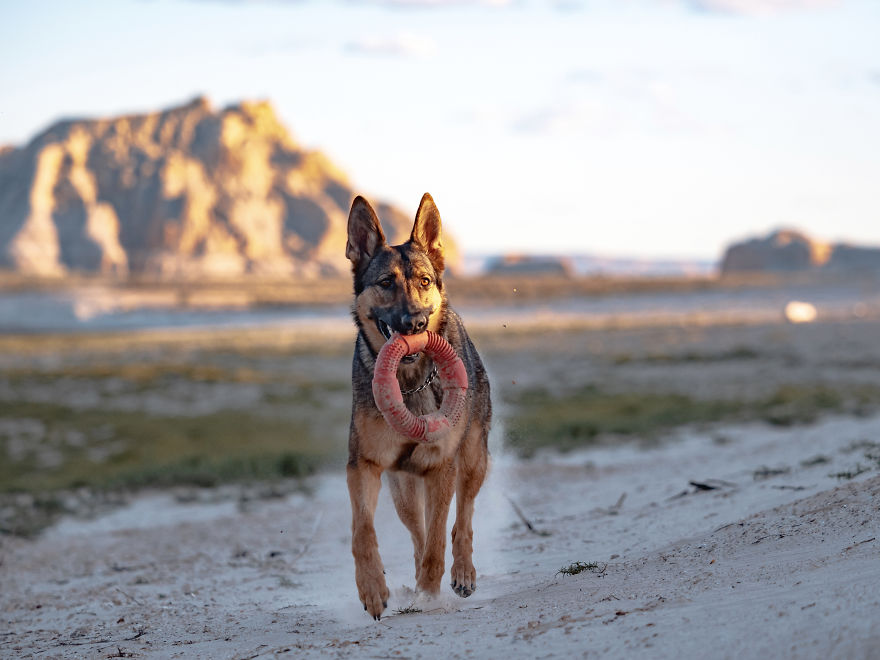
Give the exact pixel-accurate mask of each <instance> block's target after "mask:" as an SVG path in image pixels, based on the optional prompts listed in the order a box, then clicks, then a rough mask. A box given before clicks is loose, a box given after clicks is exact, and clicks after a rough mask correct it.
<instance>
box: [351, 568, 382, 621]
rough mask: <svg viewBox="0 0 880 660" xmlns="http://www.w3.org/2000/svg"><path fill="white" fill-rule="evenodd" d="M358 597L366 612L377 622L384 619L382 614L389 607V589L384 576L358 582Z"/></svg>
mask: <svg viewBox="0 0 880 660" xmlns="http://www.w3.org/2000/svg"><path fill="white" fill-rule="evenodd" d="M357 584H358V596H360V599H361V603H363V605H364V610H365V611H366V612H367V614H369V615H370V616H371V617H373V618H374V619H375V620H376V621H378V620H379V619H381V618H382V612H384V611H385V608H386V607H388V596H389V595H390V593H389V591H388V587H387V586H386V585H385V578H384V577H383V576H381V575H380V576H374V577H373V578H364V579H359V580H358V581H357Z"/></svg>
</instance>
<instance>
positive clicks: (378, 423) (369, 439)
mask: <svg viewBox="0 0 880 660" xmlns="http://www.w3.org/2000/svg"><path fill="white" fill-rule="evenodd" d="M345 253H346V256H347V257H348V259H349V260H350V261H351V263H352V273H353V275H354V294H355V300H354V307H353V313H354V320H355V323H356V324H357V327H358V335H357V340H356V342H355V351H354V361H353V365H352V390H353V396H352V413H351V431H350V436H349V459H348V467H347V475H348V490H349V495H350V497H351V509H352V554H353V555H354V562H355V581H356V582H357V589H358V595H359V596H360V599H361V602H362V603H363V604H364V609H365V610H367V612H369V614H370V615H371V616H373V617H374V618H375V619H379V617H380V616H381V614H382V612H383V610H384V609H385V608H386V607H387V602H388V587H387V585H386V584H385V576H384V570H383V566H382V559H381V557H380V556H379V548H378V544H377V541H376V532H375V530H374V528H373V515H374V512H375V510H376V500H377V498H378V494H379V488H380V478H381V475H382V473H383V472H385V473H386V479H387V482H388V486H389V488H390V489H391V495H392V498H393V500H394V506H395V508H396V509H397V513H398V515H399V516H400V519H401V520H402V521H403V523H404V525H406V527H407V529H408V530H409V532H410V535H411V536H412V541H413V548H414V556H415V571H416V574H415V577H416V586H417V588H418V589H419V590H421V591H424V592H428V593H436V592H438V591H439V590H440V583H441V581H442V579H443V573H444V554H445V549H446V520H447V517H448V515H449V507H450V502H451V501H452V495H453V494H455V495H456V517H455V524H454V526H453V528H452V556H453V562H452V570H451V586H452V589H453V591H455V593H457V594H458V595H460V596H469V595H471V593H473V591H474V589H476V572H475V570H474V565H473V562H472V560H471V555H472V551H473V543H472V541H473V528H472V519H473V512H474V498H475V497H476V495H477V492H479V490H480V487H481V486H482V484H483V480H484V479H485V476H486V471H487V469H488V463H489V451H488V446H487V439H488V435H489V424H490V421H491V416H492V405H491V401H490V398H489V379H488V377H487V376H486V370H485V369H484V368H483V364H482V362H481V361H480V356H479V355H478V354H477V351H476V349H475V348H474V345H473V343H472V342H471V340H470V338H469V337H468V334H467V332H466V331H465V329H464V325H462V322H461V319H460V318H459V316H458V315H457V314H456V313H455V312H454V311H453V310H452V309H451V308H450V307H449V306H448V305H447V302H446V292H445V289H444V286H443V270H444V259H443V245H442V241H441V229H440V214H439V212H438V211H437V207H436V206H435V205H434V200H433V199H432V198H431V196H430V195H429V194H427V193H426V194H425V195H424V196H423V197H422V201H421V204H419V210H418V212H417V213H416V219H415V223H414V224H413V230H412V234H411V236H410V240H409V241H407V242H406V243H403V244H402V245H395V246H390V245H388V244H387V243H386V241H385V235H384V233H383V232H382V228H381V225H380V223H379V219H378V218H377V217H376V213H375V212H374V211H373V209H372V207H371V206H370V205H369V203H367V201H366V200H365V199H363V198H362V197H357V198H356V199H355V200H354V202H353V203H352V206H351V213H350V214H349V218H348V243H347V244H346V250H345ZM424 330H432V331H434V332H437V333H439V334H440V335H442V336H443V337H445V338H446V340H447V341H448V342H449V343H450V344H451V345H452V346H453V347H454V348H455V350H456V352H457V353H458V355H459V357H461V359H462V361H463V362H464V365H465V368H466V369H467V373H468V395H467V408H466V412H465V414H464V415H462V418H461V420H460V421H459V423H458V424H457V425H456V426H455V427H454V428H453V429H452V430H451V432H450V433H449V435H448V436H447V437H446V438H444V439H442V440H440V441H437V442H432V443H417V442H415V441H413V440H410V439H408V438H406V437H404V436H402V435H400V434H399V433H397V432H396V431H394V430H392V429H391V428H390V427H389V426H388V425H387V424H386V422H385V420H384V419H383V418H382V415H381V413H380V412H379V410H378V409H377V408H376V404H375V401H374V400H373V392H372V379H373V367H374V366H375V359H376V354H377V353H378V351H379V349H380V348H381V347H382V345H383V344H384V343H385V341H386V339H387V338H388V336H390V334H391V333H392V332H394V331H397V332H400V333H401V334H414V333H418V332H422V331H424ZM432 368H433V364H432V363H431V360H430V359H429V358H428V357H427V356H425V355H423V354H421V353H416V354H414V355H410V356H406V357H405V358H403V360H402V361H401V365H400V368H399V370H398V380H399V382H400V387H401V390H402V391H403V392H404V402H405V403H406V405H407V407H408V408H409V409H410V410H411V411H413V412H414V413H415V414H416V415H422V414H425V413H428V412H433V411H435V410H437V409H438V408H439V407H440V402H441V401H442V398H443V391H442V390H441V389H440V384H439V382H438V380H437V379H435V380H433V381H432V382H430V384H428V385H427V386H426V387H421V386H422V385H424V384H425V383H426V382H427V381H429V380H430V376H431V371H432Z"/></svg>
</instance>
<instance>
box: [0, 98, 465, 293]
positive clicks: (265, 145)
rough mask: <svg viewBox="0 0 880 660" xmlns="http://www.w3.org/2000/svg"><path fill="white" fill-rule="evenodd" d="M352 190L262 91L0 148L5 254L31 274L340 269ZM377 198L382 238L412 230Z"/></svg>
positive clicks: (276, 273) (1, 253)
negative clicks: (246, 98) (258, 95)
mask: <svg viewBox="0 0 880 660" xmlns="http://www.w3.org/2000/svg"><path fill="white" fill-rule="evenodd" d="M354 195H355V192H354V191H353V190H352V188H351V185H350V184H349V182H348V179H347V178H346V176H345V174H343V173H342V172H341V171H339V169H338V168H336V167H335V166H334V165H333V163H331V162H330V161H329V160H328V159H327V158H326V157H325V156H324V155H322V154H321V153H320V152H317V151H309V150H306V149H304V148H303V147H301V146H300V145H298V144H297V143H296V142H295V141H294V139H293V138H292V137H291V136H290V134H289V133H288V131H287V130H286V129H285V127H284V126H283V125H282V124H281V123H280V122H279V121H278V119H277V117H276V115H275V113H274V111H273V109H272V107H271V105H270V104H269V103H268V102H243V103H240V104H237V105H233V106H230V107H227V108H224V109H223V110H220V111H215V110H213V109H212V108H211V106H210V104H209V103H208V101H207V100H206V99H204V98H198V99H195V100H193V101H192V102H190V103H188V104H186V105H183V106H181V107H176V108H171V109H169V110H165V111H162V112H156V113H150V114H142V115H130V116H124V117H117V118H112V119H94V120H68V121H61V122H58V123H56V124H55V125H53V126H51V127H50V128H48V129H47V130H45V131H44V132H42V133H40V134H39V135H37V136H36V137H35V138H34V139H33V140H32V141H31V142H30V143H29V144H28V145H26V146H24V147H22V148H20V149H10V148H6V149H2V150H0V267H2V268H8V269H13V270H15V271H18V272H21V273H24V274H30V275H38V276H58V275H63V274H64V273H66V272H70V271H82V272H88V273H100V274H104V275H115V276H121V277H124V276H127V275H147V276H157V277H161V278H179V277H183V278H202V277H208V278H212V277H241V276H267V277H286V276H319V275H327V274H338V273H344V272H347V271H348V269H349V264H348V262H347V261H346V259H345V233H346V222H347V218H348V209H349V205H350V204H351V200H352V199H353V197H354ZM417 202H418V200H413V204H414V205H415V204H416V203H417ZM375 208H376V211H377V212H378V213H379V217H380V218H381V219H382V221H383V225H384V227H385V231H386V234H387V236H388V238H389V240H392V241H395V242H400V241H403V240H406V239H407V238H408V236H409V231H410V229H411V227H412V217H411V216H409V215H407V214H404V213H402V212H401V211H399V210H397V209H395V208H393V207H391V206H389V205H387V204H381V203H377V204H375ZM441 208H442V205H441ZM444 242H445V243H446V244H450V243H451V241H450V239H449V237H448V236H446V237H445V241H444ZM450 248H451V249H450V255H449V259H448V262H449V263H450V264H451V265H453V266H454V265H455V263H456V259H457V257H456V253H455V249H454V247H453V246H451V245H450Z"/></svg>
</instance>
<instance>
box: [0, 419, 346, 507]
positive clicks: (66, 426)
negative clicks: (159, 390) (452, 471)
mask: <svg viewBox="0 0 880 660" xmlns="http://www.w3.org/2000/svg"><path fill="white" fill-rule="evenodd" d="M0 420H2V422H3V423H4V425H3V426H0V455H2V456H3V458H4V460H2V461H0V492H15V491H21V492H46V491H53V490H58V489H66V488H78V487H82V486H86V487H90V488H97V489H113V488H130V487H146V486H173V485H181V484H186V485H198V486H214V485H218V484H221V483H228V482H241V481H257V480H266V479H274V478H283V477H295V476H302V475H305V474H308V473H310V472H312V471H313V470H314V469H316V468H317V467H318V466H320V465H321V464H322V463H325V462H328V461H330V460H338V459H341V457H342V456H343V455H344V450H345V439H344V438H338V439H337V440H336V441H334V440H333V439H332V438H328V437H320V438H318V437H314V435H313V432H312V431H311V430H310V427H309V426H307V425H306V424H304V423H300V422H298V421H292V420H289V419H283V418H278V417H272V416H268V415H252V414H249V413H247V412H244V411H239V410H222V411H218V412H215V413H211V414H206V415H200V416H193V417H183V416H181V417H176V416H159V415H149V414H146V413H142V412H127V411H117V410H108V409H97V410H95V409H89V410H75V409H72V408H69V407H65V406H59V405H54V404H49V403H35V402H16V403H9V402H0ZM19 422H20V424H18V426H16V423H19ZM22 424H23V425H24V426H23V428H27V429H29V431H28V433H29V435H27V436H26V437H22V435H21V433H18V436H17V437H16V433H17V432H16V429H17V428H22Z"/></svg>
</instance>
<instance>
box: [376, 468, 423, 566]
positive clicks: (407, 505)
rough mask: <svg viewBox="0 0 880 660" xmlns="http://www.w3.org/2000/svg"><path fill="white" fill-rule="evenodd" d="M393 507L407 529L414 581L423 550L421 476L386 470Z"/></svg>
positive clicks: (420, 564) (420, 563)
mask: <svg viewBox="0 0 880 660" xmlns="http://www.w3.org/2000/svg"><path fill="white" fill-rule="evenodd" d="M385 474H386V476H387V478H388V487H389V488H390V489H391V497H392V499H393V500H394V508H395V509H397V515H398V516H399V517H400V520H401V522H403V524H404V525H405V526H406V528H407V529H408V530H409V533H410V536H411V537H412V542H413V557H414V559H415V562H416V583H418V580H419V570H420V569H421V567H422V554H423V553H424V550H425V485H424V482H423V481H422V478H421V477H417V476H415V475H412V474H409V473H406V472H386V473H385Z"/></svg>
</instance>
